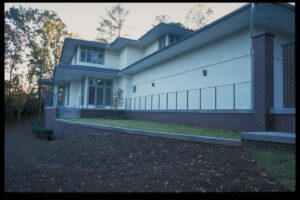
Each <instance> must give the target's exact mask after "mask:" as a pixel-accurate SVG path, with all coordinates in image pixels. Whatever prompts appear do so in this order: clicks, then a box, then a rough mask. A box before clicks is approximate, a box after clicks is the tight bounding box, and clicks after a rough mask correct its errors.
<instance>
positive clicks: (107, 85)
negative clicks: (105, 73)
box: [88, 78, 112, 108]
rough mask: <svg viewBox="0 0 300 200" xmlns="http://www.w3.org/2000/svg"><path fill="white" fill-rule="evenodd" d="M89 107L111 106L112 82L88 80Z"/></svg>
mask: <svg viewBox="0 0 300 200" xmlns="http://www.w3.org/2000/svg"><path fill="white" fill-rule="evenodd" d="M88 97H89V99H88V103H89V105H94V106H95V107H100V108H101V107H102V108H103V107H105V106H111V98H112V80H106V79H96V78H89V95H88Z"/></svg>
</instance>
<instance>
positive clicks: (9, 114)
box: [7, 63, 14, 119]
mask: <svg viewBox="0 0 300 200" xmlns="http://www.w3.org/2000/svg"><path fill="white" fill-rule="evenodd" d="M13 69H14V65H13V63H11V68H10V70H9V84H8V106H7V116H8V119H11V117H12V112H11V76H12V71H13Z"/></svg>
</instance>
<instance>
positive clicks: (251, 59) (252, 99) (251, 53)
mask: <svg viewBox="0 0 300 200" xmlns="http://www.w3.org/2000/svg"><path fill="white" fill-rule="evenodd" d="M254 9H255V3H251V14H250V30H249V43H250V44H249V55H250V67H251V108H252V110H253V109H254V65H253V64H254V63H253V44H252V36H253V14H254Z"/></svg>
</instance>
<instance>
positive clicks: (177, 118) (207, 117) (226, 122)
mask: <svg viewBox="0 0 300 200" xmlns="http://www.w3.org/2000/svg"><path fill="white" fill-rule="evenodd" d="M126 117H128V118H130V119H135V120H145V121H153V122H165V123H176V124H183V125H193V126H198V127H207V128H220V129H231V130H235V131H255V130H256V128H255V124H254V120H253V119H254V115H253V114H252V113H205V112H204V113H197V112H195V113H193V112H143V111H128V112H126Z"/></svg>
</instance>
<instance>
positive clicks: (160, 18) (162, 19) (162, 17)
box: [152, 15, 171, 26]
mask: <svg viewBox="0 0 300 200" xmlns="http://www.w3.org/2000/svg"><path fill="white" fill-rule="evenodd" d="M170 21H171V18H170V17H169V16H168V15H157V16H156V17H155V19H154V23H153V24H152V26H156V25H157V24H159V23H169V22H170Z"/></svg>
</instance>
